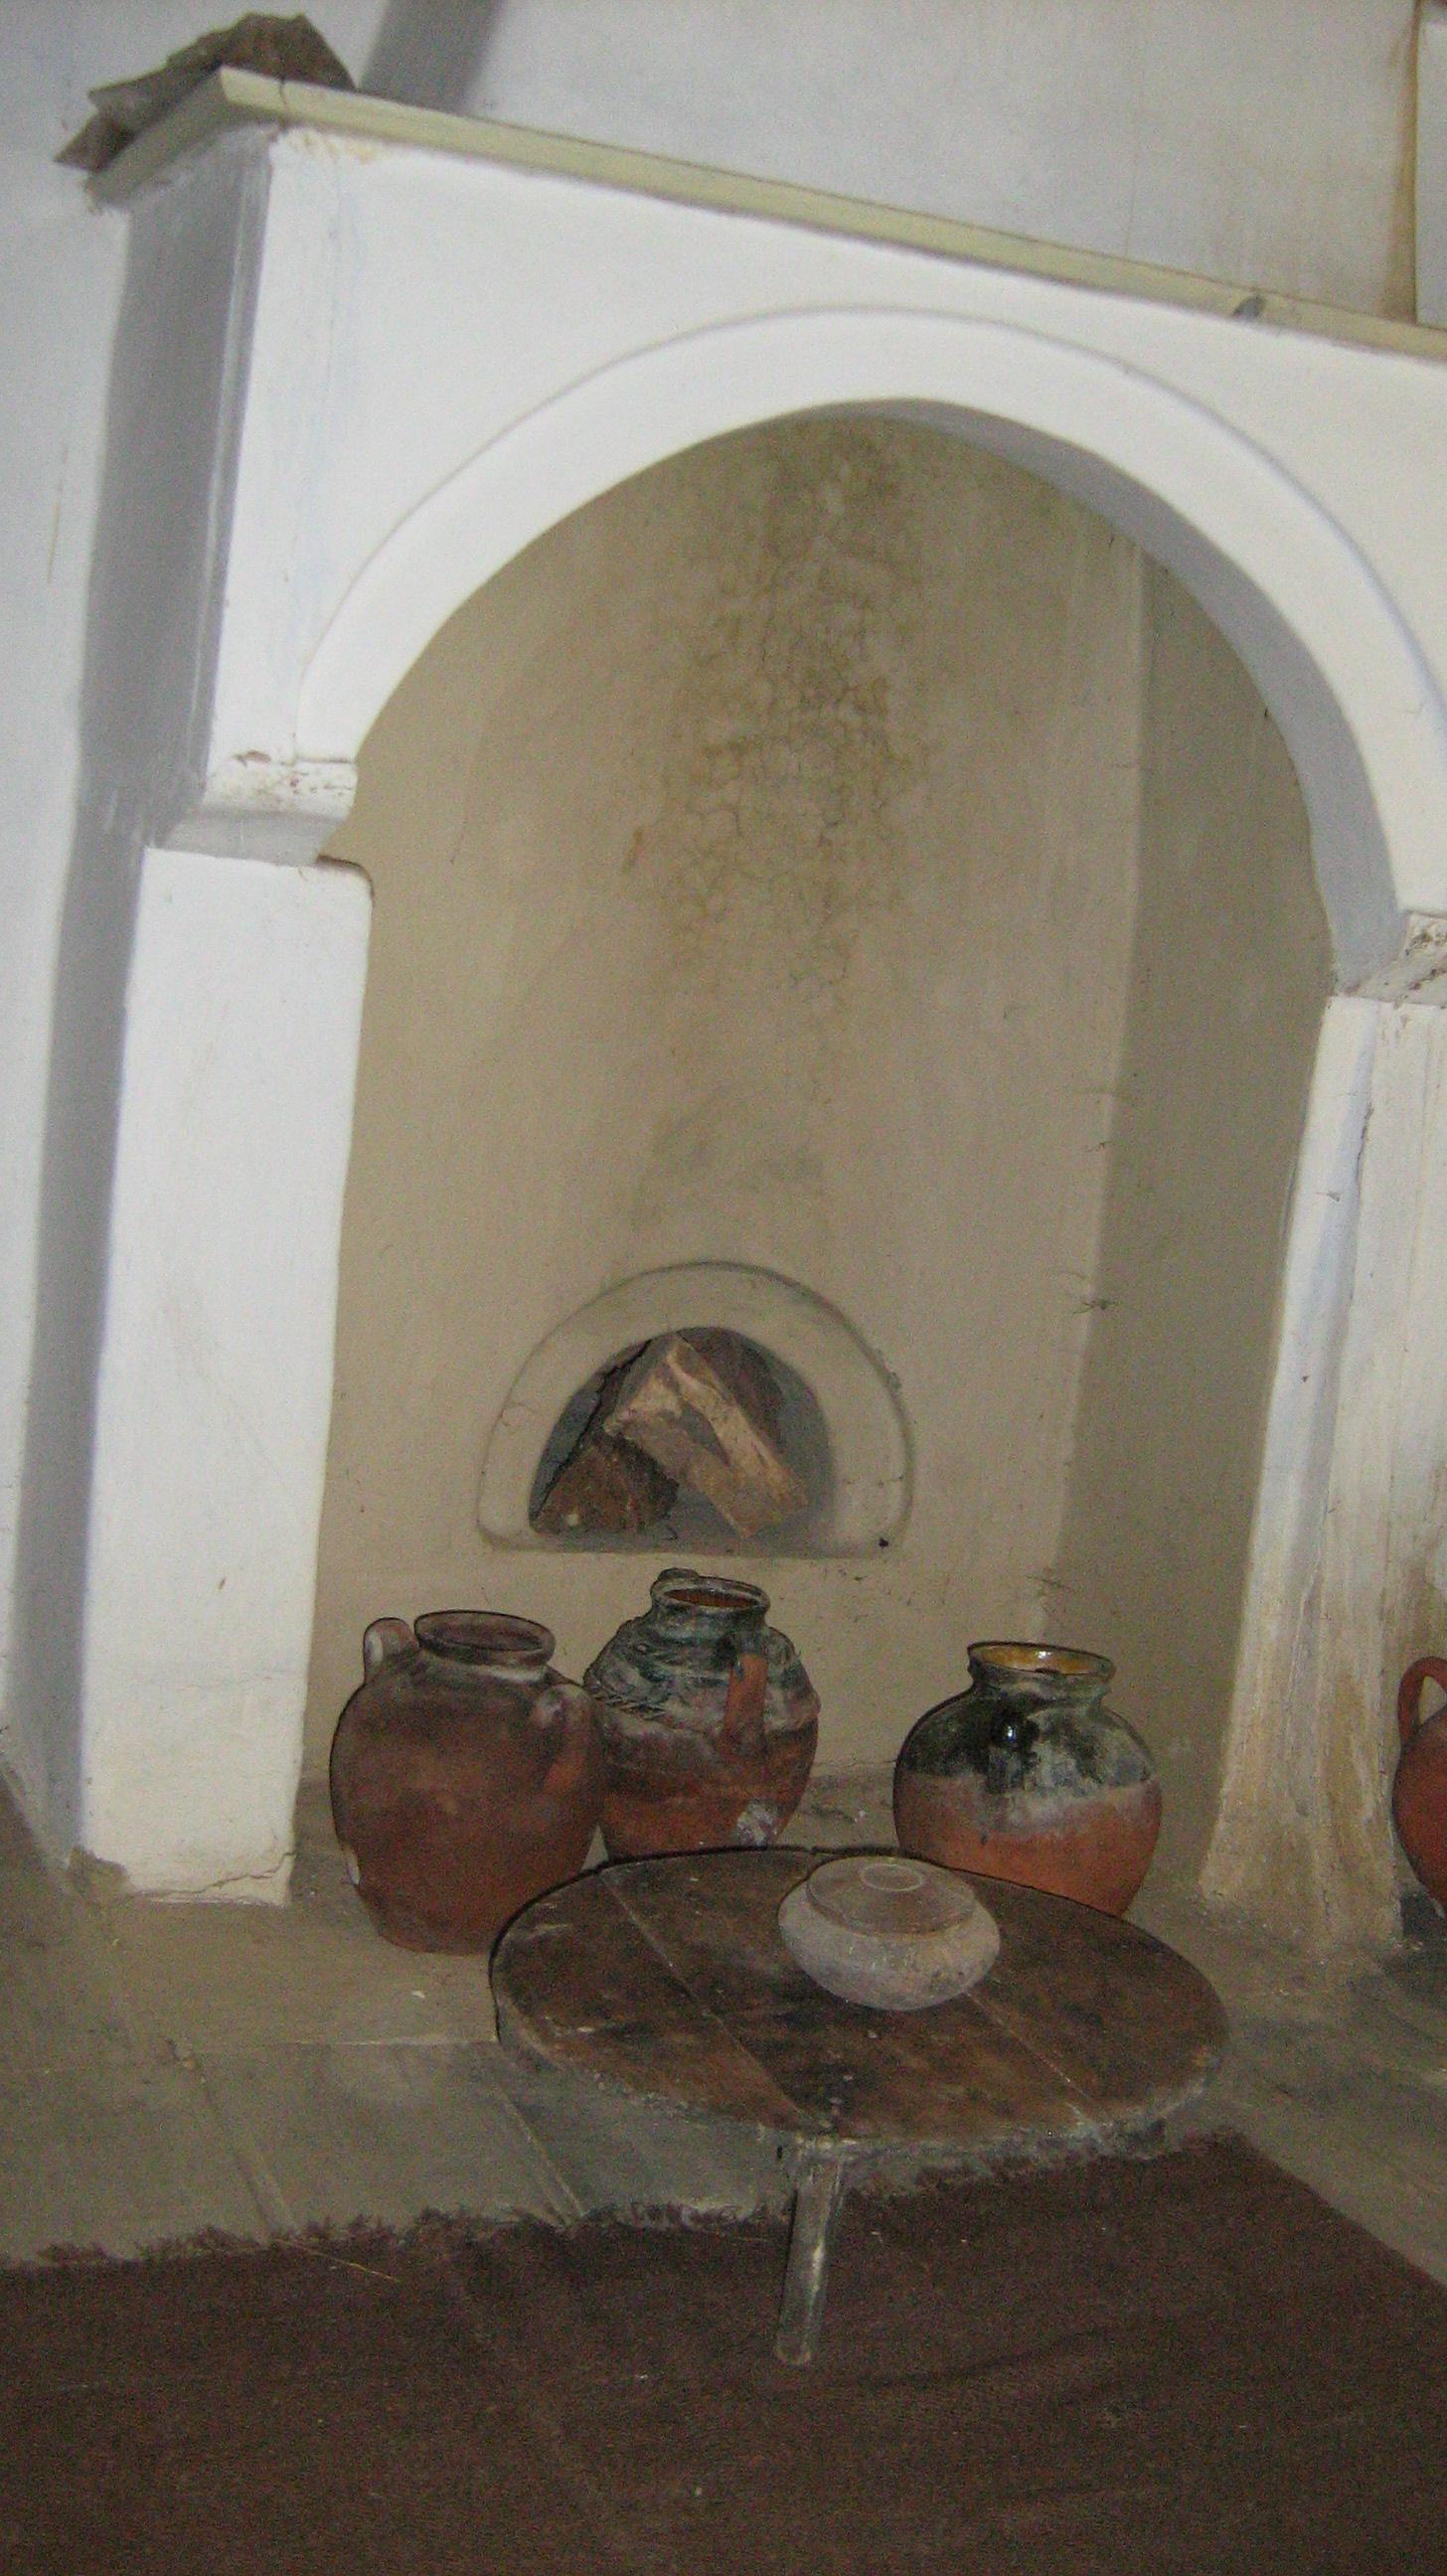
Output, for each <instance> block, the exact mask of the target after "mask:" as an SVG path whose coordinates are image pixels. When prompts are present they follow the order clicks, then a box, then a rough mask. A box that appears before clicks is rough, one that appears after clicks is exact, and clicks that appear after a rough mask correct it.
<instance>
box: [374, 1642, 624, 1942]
mask: <svg viewBox="0 0 1447 2576" xmlns="http://www.w3.org/2000/svg"><path fill="white" fill-rule="evenodd" d="M553 1645H554V1640H553V1637H552V1635H551V1633H550V1632H549V1630H548V1629H546V1628H541V1627H539V1626H538V1625H537V1623H536V1622H535V1621H534V1620H532V1619H513V1618H508V1617H506V1616H504V1615H503V1614H501V1613H498V1612H493V1611H485V1610H437V1611H431V1612H429V1613H428V1614H427V1616H426V1617H424V1618H421V1619H419V1620H418V1622H417V1625H416V1630H415V1632H414V1631H413V1630H412V1629H411V1628H409V1627H408V1625H407V1622H406V1620H405V1619H375V1620H374V1621H373V1622H372V1625H371V1627H370V1628H369V1629H368V1630H367V1633H366V1635H365V1637H364V1638H363V1640H362V1662H363V1667H364V1669H365V1672H366V1679H365V1681H364V1682H363V1684H362V1687H361V1689H360V1690H359V1691H357V1692H355V1693H354V1695H353V1697H352V1698H351V1699H349V1700H348V1702H347V1705H346V1707H345V1708H344V1709H343V1711H342V1714H341V1719H340V1721H339V1723H338V1726H337V1731H336V1735H335V1737H334V1738H333V1742H332V1760H331V1791H332V1816H333V1819H334V1822H335V1824H336V1829H337V1834H338V1837H339V1839H340V1841H341V1844H342V1848H343V1851H344V1852H345V1854H346V1860H347V1869H348V1873H349V1875H350V1876H351V1878H352V1880H353V1883H354V1884H355V1886H356V1889H357V1892H358V1894H359V1895H360V1897H361V1899H362V1902H363V1904H364V1905H365V1906H366V1907H367V1909H368V1912H369V1913H370V1914H371V1916H372V1919H373V1921H374V1922H375V1923H376V1925H377V1929H378V1930H379V1931H380V1932H382V1933H383V1934H385V1936H386V1938H387V1939H388V1940H389V1941H396V1942H398V1943H400V1944H401V1946H402V1947H403V1948H404V1949H409V1950H477V1951H486V1950H490V1949H491V1947H492V1944H493V1942H494V1940H495V1939H496V1937H497V1935H498V1933H499V1932H500V1931H501V1929H502V1927H503V1925H504V1924H505V1923H506V1922H508V1921H509V1919H510V1918H511V1916H513V1915H514V1914H516V1913H517V1911H518V1909H519V1907H520V1906H523V1905H526V1904H528V1903H529V1902H530V1901H531V1899H532V1898H533V1897H535V1896H541V1895H542V1894H543V1893H544V1891H545V1890H546V1889H548V1888H550V1887H556V1886H557V1885H558V1883H559V1881H560V1880H562V1879H565V1878H572V1877H575V1876H576V1874H577V1872H578V1871H579V1870H580V1869H581V1868H582V1866H583V1862H584V1860H585V1858H586V1856H587V1851H588V1845H589V1843H590V1842H591V1841H592V1838H593V1834H594V1831H595V1829H596V1827H597V1823H598V1817H599V1811H600V1808H601V1805H602V1796H603V1758H602V1748H601V1745H600V1743H599V1740H598V1731H597V1727H596V1724H595V1722H594V1714H593V1710H592V1708H591V1706H590V1704H589V1701H588V1698H587V1694H586V1693H585V1692H584V1691H582V1690H580V1689H579V1687H578V1685H577V1683H576V1682H570V1681H565V1680H564V1679H563V1677H562V1675H561V1674H559V1673H556V1672H554V1671H553V1669H552V1665H551V1660H550V1659H551V1656H552V1653H553Z"/></svg>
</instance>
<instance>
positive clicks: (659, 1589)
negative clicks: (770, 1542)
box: [583, 1566, 819, 1860]
mask: <svg viewBox="0 0 1447 2576" xmlns="http://www.w3.org/2000/svg"><path fill="white" fill-rule="evenodd" d="M651 1603H652V1606H651V1608H650V1609H648V1610H646V1611H645V1612H644V1614H643V1616H642V1618H640V1619H627V1620H625V1621H624V1623H623V1626H622V1627H621V1628H620V1629H619V1630H618V1633H617V1635H616V1636H614V1637H612V1638H610V1640H609V1642H608V1644H607V1645H606V1646H605V1647H604V1648H603V1651H602V1653H601V1654H600V1655H598V1656H597V1657H596V1658H595V1660H594V1661H593V1662H592V1663H591V1664H590V1665H589V1666H588V1669H587V1672H586V1673H585V1674H584V1676H583V1680H584V1686H585V1688H586V1689H587V1691H588V1693H589V1695H590V1697H591V1699H592V1701H593V1704H594V1706H595V1708H596V1710H597V1712H598V1724H599V1728H600V1731H601V1733H602V1737H603V1753H604V1768H605V1779H604V1790H603V1838H604V1841H605V1842H606V1843H607V1846H608V1850H609V1853H610V1855H611V1856H612V1858H613V1859H614V1860H639V1859H642V1858H644V1857H645V1856H647V1855H648V1854H651V1853H655V1852H684V1851H708V1850H711V1849H716V1848H717V1847H718V1846H720V1845H723V1844H731V1843H732V1844H763V1843H771V1842H773V1841H774V1839H775V1837H776V1836H777V1834H778V1833H779V1832H780V1830H781V1829H782V1827H783V1826H784V1825H786V1824H787V1823H788V1821H789V1818H790V1817H791V1816H792V1814H793V1812H794V1809H795V1808H796V1807H797V1805H798V1803H799V1800H800V1799H801V1798H802V1796H803V1794H804V1788H805V1784H806V1782H807V1780H808V1777H809V1772H810V1769H811V1767H812V1765H813V1761H814V1752H815V1747H816V1745H817V1743H818V1740H819V1700H818V1695H817V1693H816V1692H815V1690H814V1687H813V1685H812V1683H811V1682H810V1679H809V1676H808V1674H807V1673H806V1672H805V1670H804V1667H803V1664H802V1663H801V1662H800V1660H799V1657H798V1655H797V1654H796V1652H795V1650H794V1647H793V1646H792V1644H791V1643H790V1641H789V1639H788V1638H787V1637H785V1636H783V1635H781V1633H780V1631H779V1630H778V1629H777V1628H770V1627H768V1626H767V1625H766V1624H765V1613H766V1612H767V1610H768V1607H769V1596H768V1594H767V1593H766V1592H762V1591H760V1589H759V1586H758V1585H757V1584H756V1583H742V1582H739V1581H737V1580H735V1579H734V1578H732V1577H729V1576H724V1575H717V1574H696V1573H694V1572H692V1571H691V1570H690V1569H689V1568H688V1567H686V1566H670V1567H669V1569H668V1571H667V1572H666V1573H664V1574H660V1575H659V1577H658V1579H657V1581H656V1582H655V1583H654V1584H653V1586H652V1589H651Z"/></svg>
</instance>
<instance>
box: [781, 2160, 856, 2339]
mask: <svg viewBox="0 0 1447 2576" xmlns="http://www.w3.org/2000/svg"><path fill="white" fill-rule="evenodd" d="M844 2162H845V2160H844V2158H843V2157H842V2156H840V2155H834V2154H830V2153H828V2152H825V2151H823V2150H821V2149H819V2148H810V2149H807V2150H806V2151H805V2153H804V2154H803V2155H802V2156H801V2157H800V2159H799V2162H798V2165H797V2166H796V2168H795V2173H794V2217H793V2223H792V2225H791V2226H790V2229H789V2261H788V2268H787V2270H786V2271H785V2274H784V2296H783V2301H782V2303H781V2305H780V2308H779V2331H778V2333H777V2334H776V2335H775V2337H774V2350H775V2352H776V2354H777V2355H778V2358H779V2360H780V2361H790V2362H794V2363H796V2364H798V2365H799V2366H801V2367H802V2365H803V2364H804V2363H805V2362H809V2361H812V2360H813V2358H814V2351H815V2346H816V2345H817V2343H818V2341H819V2328H820V2326H821V2324H822V2323H823V2319H824V2289H825V2284H826V2283H827V2281H828V2278H829V2246H830V2242H831V2239H832V2237H833V2234H834V2222H835V2220H836V2218H837V2217H838V2215H839V2206H840V2203H841V2201H842V2200H843V2198H844Z"/></svg>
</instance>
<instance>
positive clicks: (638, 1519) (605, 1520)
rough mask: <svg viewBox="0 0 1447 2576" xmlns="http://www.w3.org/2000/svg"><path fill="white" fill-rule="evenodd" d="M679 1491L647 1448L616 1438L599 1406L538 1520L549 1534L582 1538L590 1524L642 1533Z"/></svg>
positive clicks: (535, 1519)
mask: <svg viewBox="0 0 1447 2576" xmlns="http://www.w3.org/2000/svg"><path fill="white" fill-rule="evenodd" d="M676 1492H677V1487H676V1485H675V1484H674V1481H673V1478H672V1477H671V1476H667V1475H665V1474H664V1472H663V1469H662V1468H661V1467H660V1466H658V1465H657V1464H656V1463H655V1461H654V1460H653V1459H652V1458H650V1457H648V1456H647V1455H646V1453H645V1452H644V1451H643V1450H642V1449H635V1448H634V1447H633V1445H632V1443H631V1441H627V1440H614V1439H611V1438H610V1437H609V1434H608V1433H607V1432H606V1431H605V1430H603V1429H601V1428H600V1427H599V1425H598V1416H597V1413H596V1412H595V1413H594V1414H593V1416H592V1417H591V1419H590V1421H589V1422H588V1424H587V1426H586V1428H585V1429H584V1431H583V1434H582V1437H581V1438H580V1439H579V1440H578V1441H577V1442H576V1444H575V1445H574V1447H573V1448H572V1449H571V1450H570V1451H569V1453H568V1455H567V1457H566V1458H565V1459H564V1460H563V1463H562V1465H561V1467H560V1468H559V1469H558V1472H557V1474H556V1475H555V1477H554V1478H553V1481H552V1483H551V1484H550V1485H549V1487H548V1490H547V1492H546V1493H545V1494H544V1496H543V1499H542V1501H541V1502H540V1503H539V1505H538V1507H537V1510H536V1511H535V1512H534V1513H533V1516H532V1523H533V1527H534V1529H535V1530H540V1531H541V1532H542V1533H543V1535H544V1537H546V1538H578V1537H581V1536H583V1535H584V1534H585V1533H586V1532H588V1531H590V1530H597V1531H600V1532H607V1533H609V1534H610V1535H612V1536H615V1537H622V1536H625V1535H628V1534H636V1533H637V1532H638V1531H640V1530H646V1529H651V1528H652V1527H653V1524H654V1522H655V1521H660V1520H662V1518H663V1516H664V1513H665V1512H666V1511H668V1509H669V1508H670V1506H671V1504H672V1502H673V1498H674V1495H675V1493H676Z"/></svg>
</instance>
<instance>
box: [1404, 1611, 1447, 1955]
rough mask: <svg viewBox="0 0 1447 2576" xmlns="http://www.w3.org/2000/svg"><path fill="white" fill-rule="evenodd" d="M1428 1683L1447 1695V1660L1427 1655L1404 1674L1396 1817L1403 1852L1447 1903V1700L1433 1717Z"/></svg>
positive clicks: (1430, 1891) (1424, 1881)
mask: <svg viewBox="0 0 1447 2576" xmlns="http://www.w3.org/2000/svg"><path fill="white" fill-rule="evenodd" d="M1429 1682H1435V1683H1436V1685H1437V1688H1438V1689H1439V1690H1443V1691H1447V1656H1444V1655H1423V1656H1421V1657H1420V1658H1419V1659H1418V1661H1417V1662H1416V1663H1415V1664H1410V1665H1409V1666H1408V1668H1407V1670H1406V1672H1404V1673H1403V1675H1402V1683H1401V1688H1400V1689H1399V1691H1398V1693H1397V1725H1398V1727H1399V1728H1400V1730H1401V1737H1402V1756H1401V1760H1400V1761H1399V1762H1398V1764H1397V1776H1396V1779H1395V1780H1394V1782H1393V1784H1392V1815H1393V1818H1394V1820H1395V1823H1396V1827H1397V1831H1398V1833H1399V1834H1400V1835H1401V1838H1402V1849H1403V1851H1404V1852H1405V1853H1406V1855H1407V1858H1408V1860H1409V1861H1410V1862H1411V1864H1412V1867H1413V1869H1414V1870H1415V1871H1416V1873H1417V1876H1418V1877H1419V1878H1420V1880H1421V1882H1422V1885H1423V1886H1424V1887H1425V1888H1426V1890H1427V1893H1428V1895H1429V1896H1435V1897H1436V1899H1437V1902H1438V1904H1439V1905H1447V1702H1444V1704H1443V1706H1442V1707H1441V1708H1439V1709H1437V1710H1436V1711H1435V1713H1434V1714H1433V1715H1432V1716H1431V1717H1429V1718H1425V1719H1424V1718H1423V1715H1422V1694H1423V1692H1424V1691H1425V1689H1426V1687H1427V1684H1428V1683H1429Z"/></svg>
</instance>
